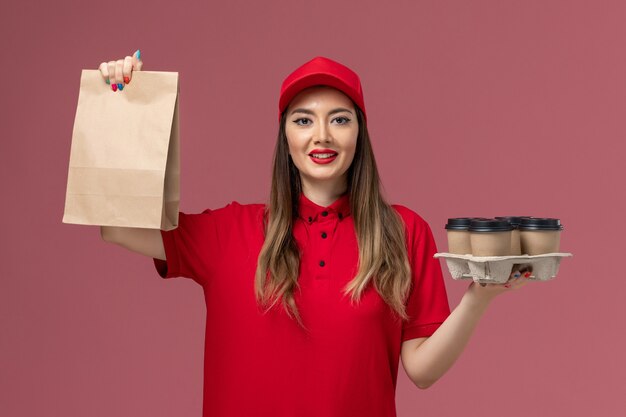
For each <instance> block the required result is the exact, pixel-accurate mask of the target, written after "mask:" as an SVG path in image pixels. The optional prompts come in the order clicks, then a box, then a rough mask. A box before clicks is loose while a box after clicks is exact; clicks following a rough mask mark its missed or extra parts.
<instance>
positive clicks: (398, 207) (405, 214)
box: [391, 204, 428, 230]
mask: <svg viewBox="0 0 626 417" xmlns="http://www.w3.org/2000/svg"><path fill="white" fill-rule="evenodd" d="M391 207H392V208H393V209H394V210H395V211H396V212H397V213H398V214H399V215H400V217H401V218H402V220H403V221H404V224H405V225H406V227H407V228H408V229H409V230H416V229H422V228H424V227H428V223H427V222H426V220H424V218H423V217H422V216H420V215H419V214H418V213H416V212H415V211H414V210H412V209H410V208H408V207H407V206H405V205H402V204H391Z"/></svg>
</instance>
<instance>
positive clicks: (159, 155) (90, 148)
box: [62, 70, 180, 230]
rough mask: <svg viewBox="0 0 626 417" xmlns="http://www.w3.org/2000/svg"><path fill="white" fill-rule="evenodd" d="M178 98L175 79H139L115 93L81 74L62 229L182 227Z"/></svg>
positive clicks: (170, 75) (92, 74)
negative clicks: (69, 226)
mask: <svg viewBox="0 0 626 417" xmlns="http://www.w3.org/2000/svg"><path fill="white" fill-rule="evenodd" d="M178 94H179V86H178V73H177V72H161V71H138V72H135V73H133V82H132V83H131V84H128V85H127V86H126V87H125V88H124V90H123V91H120V92H113V91H111V88H110V87H109V86H108V85H107V84H106V83H105V82H104V81H103V78H102V75H101V74H100V71H99V70H82V73H81V80H80V91H79V95H78V105H77V107H76V117H75V119H74V128H73V132H72V143H71V150H70V161H69V169H68V179H67V190H66V198H65V210H64V213H63V220H62V221H63V223H72V224H83V225H95V226H120V227H141V228H148V229H161V230H171V229H174V228H176V227H177V226H178V208H179V202H180V191H179V187H180V154H179V149H180V139H179V123H178V120H179V116H178ZM111 121H115V123H111Z"/></svg>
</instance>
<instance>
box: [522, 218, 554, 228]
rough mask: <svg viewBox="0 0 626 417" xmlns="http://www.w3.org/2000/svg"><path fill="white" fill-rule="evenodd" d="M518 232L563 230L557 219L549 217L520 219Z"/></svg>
mask: <svg viewBox="0 0 626 417" xmlns="http://www.w3.org/2000/svg"><path fill="white" fill-rule="evenodd" d="M519 229H520V230H563V225H562V224H561V221H560V220H559V219H554V218H551V217H532V218H526V219H522V221H521V222H520V225H519Z"/></svg>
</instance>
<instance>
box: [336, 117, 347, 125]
mask: <svg viewBox="0 0 626 417" xmlns="http://www.w3.org/2000/svg"><path fill="white" fill-rule="evenodd" d="M335 120H337V121H341V120H342V121H343V122H341V123H338V124H340V125H345V124H346V123H348V122H349V121H350V119H348V118H347V117H344V116H341V117H337V118H335Z"/></svg>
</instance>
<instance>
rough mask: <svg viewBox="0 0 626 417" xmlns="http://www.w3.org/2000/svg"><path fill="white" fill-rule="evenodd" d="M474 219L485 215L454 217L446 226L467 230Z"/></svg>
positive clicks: (449, 228)
mask: <svg viewBox="0 0 626 417" xmlns="http://www.w3.org/2000/svg"><path fill="white" fill-rule="evenodd" d="M474 219H484V217H453V218H450V219H448V223H447V224H446V227H445V228H446V229H448V230H467V229H468V228H469V226H470V222H471V221H472V220H474Z"/></svg>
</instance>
